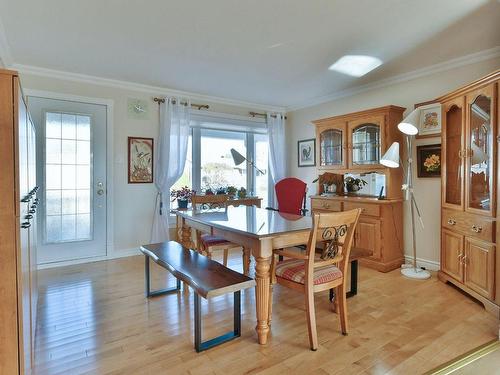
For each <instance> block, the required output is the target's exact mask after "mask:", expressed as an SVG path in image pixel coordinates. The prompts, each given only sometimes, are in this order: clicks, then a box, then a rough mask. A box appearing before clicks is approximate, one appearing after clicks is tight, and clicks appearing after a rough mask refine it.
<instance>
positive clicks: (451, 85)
mask: <svg viewBox="0 0 500 375" xmlns="http://www.w3.org/2000/svg"><path fill="white" fill-rule="evenodd" d="M498 68H500V59H499V58H496V59H492V60H487V61H482V62H479V63H475V64H473V65H467V66H462V67H459V68H455V69H452V70H448V71H445V72H440V73H437V74H433V75H429V76H426V77H423V78H418V79H414V80H411V81H407V82H403V83H398V84H394V85H391V86H387V87H384V88H381V89H374V90H370V91H366V92H363V93H360V94H357V95H354V96H350V97H345V98H340V99H337V100H334V101H331V102H328V103H323V104H320V105H316V106H312V107H308V108H304V109H300V110H296V111H293V112H289V113H288V114H287V116H288V121H287V129H286V131H287V150H288V151H287V152H288V156H287V162H288V175H290V176H296V177H298V178H300V179H302V180H304V181H305V182H307V184H308V186H309V189H310V193H311V194H314V193H315V191H316V186H314V185H313V184H312V183H311V182H312V181H313V180H314V179H315V178H316V176H317V173H316V169H315V168H314V167H303V168H298V167H297V141H298V140H300V139H307V138H314V136H315V135H314V127H313V125H312V124H311V121H312V120H315V119H319V118H323V117H328V116H334V115H340V114H344V113H349V112H355V111H359V110H362V109H368V108H374V107H379V106H384V105H388V104H394V105H398V106H402V107H405V108H407V112H405V114H408V113H409V111H410V110H411V109H413V105H414V104H415V103H419V102H424V101H427V100H431V99H433V98H435V97H437V96H439V95H441V94H444V93H446V92H449V91H451V90H453V89H455V88H458V87H459V86H461V85H463V84H467V83H469V82H471V81H473V80H475V79H477V78H480V77H481V76H484V75H486V74H488V73H490V72H492V71H494V70H496V69H498ZM433 143H441V140H440V138H432V139H426V140H417V141H416V144H417V145H422V144H433ZM414 153H415V151H414ZM414 156H415V155H414ZM415 175H416V171H415ZM415 195H416V198H417V200H418V202H419V206H420V209H421V211H422V216H423V220H424V223H425V229H422V228H420V227H419V228H417V235H418V237H417V242H418V244H417V256H418V257H419V258H421V259H423V260H427V261H430V262H431V264H432V263H433V262H439V238H440V234H439V226H440V180H439V179H435V178H428V179H426V178H416V179H415ZM409 222H410V220H409V214H408V210H407V207H406V206H405V224H404V227H405V248H406V249H405V253H406V254H410V253H411V251H410V249H409V245H410V243H411V242H410V241H411V226H410V225H409ZM434 265H436V264H435V263H434ZM427 266H429V265H428V264H427Z"/></svg>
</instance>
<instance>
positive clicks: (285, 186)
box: [267, 177, 307, 216]
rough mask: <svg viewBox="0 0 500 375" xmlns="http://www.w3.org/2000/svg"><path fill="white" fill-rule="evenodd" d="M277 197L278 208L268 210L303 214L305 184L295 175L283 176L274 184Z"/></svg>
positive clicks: (304, 210) (304, 209)
mask: <svg viewBox="0 0 500 375" xmlns="http://www.w3.org/2000/svg"><path fill="white" fill-rule="evenodd" d="M274 190H275V191H276V197H277V198H278V208H277V209H276V208H271V207H267V209H269V210H274V211H278V212H283V213H287V214H295V215H303V216H304V215H305V214H306V212H307V210H306V192H307V184H306V183H305V182H304V181H302V180H299V179H298V178H295V177H287V178H284V179H282V180H280V181H278V183H277V184H276V185H275V186H274Z"/></svg>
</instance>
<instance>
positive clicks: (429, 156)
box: [417, 144, 441, 178]
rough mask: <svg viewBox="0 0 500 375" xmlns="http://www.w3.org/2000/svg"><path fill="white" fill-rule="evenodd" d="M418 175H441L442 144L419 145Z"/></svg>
mask: <svg viewBox="0 0 500 375" xmlns="http://www.w3.org/2000/svg"><path fill="white" fill-rule="evenodd" d="M417 176H418V177H419V178H427V177H438V178H439V177H441V144H432V145H422V146H417Z"/></svg>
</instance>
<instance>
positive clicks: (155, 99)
mask: <svg viewBox="0 0 500 375" xmlns="http://www.w3.org/2000/svg"><path fill="white" fill-rule="evenodd" d="M153 101H155V102H156V103H158V104H161V103H165V99H164V98H153ZM173 103H174V104H175V100H174V101H173ZM181 104H182V105H187V103H181ZM191 107H195V108H198V109H202V108H203V109H209V108H210V106H209V105H208V104H195V103H191Z"/></svg>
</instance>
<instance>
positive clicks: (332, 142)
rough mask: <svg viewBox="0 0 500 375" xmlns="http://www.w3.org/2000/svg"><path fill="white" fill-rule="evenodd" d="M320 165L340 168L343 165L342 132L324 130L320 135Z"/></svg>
mask: <svg viewBox="0 0 500 375" xmlns="http://www.w3.org/2000/svg"><path fill="white" fill-rule="evenodd" d="M319 138H320V165H321V166H331V167H338V168H341V167H343V166H344V163H345V156H344V130H342V129H336V128H334V129H326V130H323V131H322V132H321V133H320V136H319Z"/></svg>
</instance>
